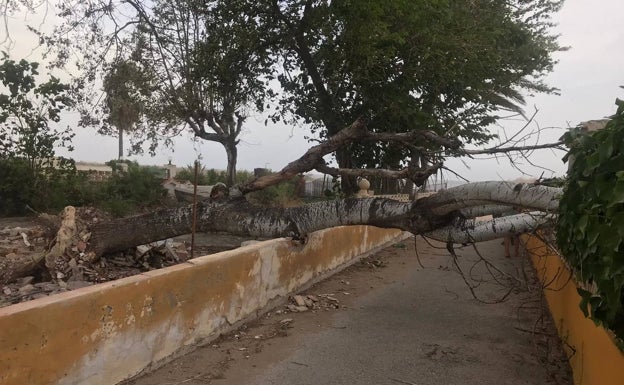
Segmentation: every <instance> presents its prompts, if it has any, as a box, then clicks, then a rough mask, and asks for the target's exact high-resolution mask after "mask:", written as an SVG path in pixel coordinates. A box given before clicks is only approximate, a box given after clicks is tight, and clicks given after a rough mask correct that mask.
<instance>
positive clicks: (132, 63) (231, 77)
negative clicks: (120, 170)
mask: <svg viewBox="0 0 624 385" xmlns="http://www.w3.org/2000/svg"><path fill="white" fill-rule="evenodd" d="M228 4H229V2H226V1H220V0H218V1H217V0H215V1H208V2H197V1H191V0H183V1H176V2H169V1H164V0H157V1H150V2H147V1H141V0H124V1H113V2H108V1H106V2H103V1H92V2H63V3H61V4H59V5H58V8H59V11H60V14H61V15H62V16H63V17H64V18H65V19H66V20H67V23H66V24H64V25H62V26H59V28H58V29H57V30H56V32H55V33H54V34H52V36H46V37H44V36H42V38H43V39H44V40H45V41H46V42H47V43H49V44H50V45H51V46H53V47H54V48H55V49H58V53H59V56H58V57H59V59H60V61H59V63H61V62H64V61H66V60H67V58H69V57H70V56H72V52H74V51H73V50H79V51H80V54H79V55H78V56H79V57H80V58H81V59H80V68H82V69H83V70H84V75H83V76H82V77H81V79H80V82H81V84H82V85H86V82H89V81H92V80H94V79H97V77H98V74H99V73H100V72H101V69H102V66H103V64H105V63H107V62H109V61H111V60H112V61H114V62H120V63H125V64H124V66H127V68H133V70H132V71H134V72H135V74H136V75H137V76H136V78H135V79H139V78H140V79H143V80H144V81H147V82H149V86H141V85H138V84H137V87H138V88H139V89H141V88H142V87H143V88H146V89H149V100H146V102H145V104H144V105H143V106H142V107H143V108H142V113H141V114H139V115H140V116H138V117H139V118H140V121H139V122H138V124H136V126H135V128H134V130H133V134H134V135H133V138H132V139H133V140H132V141H133V150H134V151H141V149H142V146H143V145H144V144H146V143H147V144H149V149H150V152H154V151H155V149H156V147H157V146H158V144H159V142H162V141H164V142H165V144H168V143H170V141H171V138H172V137H173V136H176V135H178V134H179V133H181V132H182V131H183V130H185V129H188V130H190V131H191V132H192V134H193V135H194V136H195V137H196V138H199V139H203V140H207V141H212V142H217V143H220V144H221V145H222V146H223V148H224V149H225V152H226V155H227V174H228V184H229V185H233V184H234V181H235V175H236V160H237V145H238V143H239V136H240V134H241V132H242V129H243V124H244V122H245V120H246V118H247V117H248V115H249V111H251V110H258V111H262V110H263V109H264V107H265V104H264V102H265V100H266V99H267V98H269V97H271V96H273V95H274V92H273V91H272V90H271V89H270V88H268V81H269V77H268V76H269V75H270V73H271V72H272V68H271V67H272V65H273V63H272V62H271V61H270V60H269V58H270V51H269V46H268V45H267V44H266V43H265V42H264V41H262V40H261V36H260V34H259V32H258V27H259V26H258V25H257V22H258V21H257V20H256V19H254V18H249V17H247V16H246V15H245V14H243V13H241V12H239V11H233V9H231V8H230V7H229V6H228ZM67 33H70V34H72V33H73V34H80V35H81V36H82V39H77V40H75V41H71V42H69V41H67V39H66V36H67ZM85 37H87V38H85ZM130 47H131V48H130ZM135 68H136V69H140V71H143V73H142V74H141V73H140V72H139V73H136V72H138V71H135V70H134V69H135ZM146 74H149V75H146ZM121 76H122V77H123V76H124V75H123V74H122V75H121ZM132 76H134V74H133V75H132ZM107 79H108V81H107V82H106V83H107V84H108V85H113V86H114V85H115V84H120V82H119V81H118V79H116V78H111V77H110V76H109V78H107ZM120 80H121V82H123V79H122V78H120ZM126 80H127V79H126ZM132 81H133V82H134V81H135V80H134V79H133V80H132ZM108 88H110V87H108ZM115 88H116V86H114V87H113V88H110V90H113V89H115ZM116 89H117V90H118V91H119V90H120V89H119V88H116ZM122 89H123V88H122ZM122 94H123V92H121V93H120V95H122ZM120 97H121V99H122V100H123V98H124V96H123V95H122V96H120ZM108 102H111V99H110V98H109V99H108ZM130 110H133V108H130ZM119 112H120V111H118V113H117V115H119ZM129 116H132V117H133V118H134V113H130V114H129ZM120 117H121V116H117V117H114V119H116V120H117V119H119V118H120ZM84 121H86V122H90V121H93V119H85V120H84Z"/></svg>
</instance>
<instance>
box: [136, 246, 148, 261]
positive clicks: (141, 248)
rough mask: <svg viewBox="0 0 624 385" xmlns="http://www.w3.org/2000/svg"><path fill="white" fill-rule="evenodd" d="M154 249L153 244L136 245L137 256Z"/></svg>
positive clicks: (139, 256)
mask: <svg viewBox="0 0 624 385" xmlns="http://www.w3.org/2000/svg"><path fill="white" fill-rule="evenodd" d="M151 249H152V247H151V246H149V245H139V246H137V247H136V254H135V255H136V257H137V258H141V257H142V256H144V255H145V254H146V253H147V252H148V251H150V250H151Z"/></svg>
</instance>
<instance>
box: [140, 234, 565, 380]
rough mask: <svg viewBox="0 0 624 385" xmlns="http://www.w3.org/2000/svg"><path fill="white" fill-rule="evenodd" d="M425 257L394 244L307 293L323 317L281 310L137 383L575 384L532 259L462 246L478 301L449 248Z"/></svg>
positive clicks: (488, 246) (425, 252) (410, 245)
mask: <svg viewBox="0 0 624 385" xmlns="http://www.w3.org/2000/svg"><path fill="white" fill-rule="evenodd" d="M417 249H418V256H419V258H417V256H416V251H415V250H414V240H413V238H412V239H409V240H407V241H404V242H401V243H399V244H396V245H394V246H391V247H388V248H386V249H385V250H383V251H381V252H379V253H377V254H375V255H373V256H371V257H369V258H367V259H365V260H364V261H363V262H359V263H357V264H355V265H354V266H352V267H350V268H348V269H347V270H345V271H343V272H341V273H339V274H337V275H334V276H333V277H331V278H329V279H328V280H326V281H324V282H321V283H319V284H317V285H315V286H313V287H312V288H310V289H309V290H306V291H305V292H304V293H302V294H311V295H314V296H317V299H318V298H320V301H319V302H318V303H317V305H315V307H316V309H315V310H309V311H306V312H302V313H291V312H287V311H286V308H285V307H280V308H279V309H276V310H277V311H272V312H271V313H270V314H268V315H265V316H263V317H261V318H260V319H259V320H257V321H255V322H253V323H252V324H250V325H246V326H245V327H243V328H241V329H240V330H238V331H236V332H233V333H230V334H228V335H226V336H223V337H221V338H220V339H219V340H217V341H214V342H212V343H211V344H209V345H207V346H204V347H201V348H199V349H198V350H196V351H194V352H192V353H190V354H188V355H186V356H184V357H181V358H179V359H177V360H175V361H173V362H170V363H169V364H167V365H165V366H163V367H162V368H160V369H158V370H156V371H155V372H153V373H150V374H148V375H146V376H143V377H140V378H137V379H134V380H132V381H130V382H129V384H132V385H157V384H158V385H163V384H167V385H178V384H184V385H198V384H212V385H241V384H254V385H255V384H257V385H268V384H288V385H304V384H305V385H308V384H309V385H312V384H335V385H339V384H345V385H346V384H349V385H350V384H376V385H378V384H388V385H397V384H398V385H400V384H408V385H411V384H418V385H438V384H439V385H442V384H444V385H450V384H457V385H467V384H475V385H477V384H479V385H487V384H492V385H520V384H571V381H570V372H569V367H568V366H567V364H566V362H565V355H564V353H563V351H562V348H561V346H560V342H559V340H558V339H557V338H556V337H554V329H553V326H552V322H551V320H550V318H549V317H548V316H546V317H544V315H545V314H547V313H545V310H544V307H543V302H542V299H541V297H540V296H539V290H537V288H536V286H535V285H534V284H535V282H533V279H534V278H532V275H531V274H530V273H531V272H530V269H528V268H527V267H526V264H527V263H528V262H527V260H526V258H523V257H522V256H518V257H515V258H511V259H509V258H505V257H504V252H503V247H502V246H501V241H500V240H498V241H491V242H487V243H482V244H479V245H478V250H479V252H478V253H477V252H476V251H475V250H474V249H473V248H472V247H464V248H461V249H459V250H457V255H458V259H457V261H458V264H459V266H460V267H461V269H462V271H463V272H464V273H463V274H464V277H465V278H466V279H467V280H468V282H469V283H470V284H471V285H477V284H478V287H477V288H476V289H474V291H475V292H476V294H477V296H478V298H479V300H477V299H475V298H474V297H473V295H472V294H471V292H470V290H469V289H468V286H467V284H466V282H464V278H462V275H461V274H460V273H459V272H458V269H457V267H456V266H455V263H454V262H453V258H452V257H451V256H450V253H449V252H448V251H447V250H446V249H445V248H444V247H442V245H440V244H436V245H428V244H426V243H425V242H420V241H419V242H418V246H417ZM482 257H483V258H486V259H488V260H489V261H491V262H492V263H493V264H494V265H495V266H496V267H498V268H501V269H502V270H503V271H504V274H505V275H500V274H499V275H498V276H497V277H496V278H497V280H498V281H500V283H501V284H498V283H496V282H495V280H494V279H493V278H492V276H491V275H490V274H489V273H488V272H487V270H486V269H485V268H484V263H483V261H482V259H481V258H482ZM419 259H420V261H421V262H422V265H423V266H424V267H422V266H420V263H419ZM480 260H481V263H478V264H476V265H475V262H477V261H480ZM506 274H509V275H506ZM511 277H515V278H511ZM510 289H511V291H510ZM506 294H508V296H507V297H506V300H505V301H503V302H499V300H500V299H501V298H502V297H504V296H505V295H506ZM323 295H329V297H331V299H332V300H331V301H328V300H326V298H327V296H325V297H323ZM318 296H320V297H318ZM312 298H314V297H312ZM334 300H337V301H338V302H337V303H336V302H335V301H334ZM485 302H494V304H488V303H485Z"/></svg>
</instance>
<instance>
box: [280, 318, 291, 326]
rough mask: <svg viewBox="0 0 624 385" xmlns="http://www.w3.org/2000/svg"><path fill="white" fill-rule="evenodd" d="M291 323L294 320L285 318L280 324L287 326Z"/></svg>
mask: <svg viewBox="0 0 624 385" xmlns="http://www.w3.org/2000/svg"><path fill="white" fill-rule="evenodd" d="M291 322H293V319H292V318H284V319H283V320H281V321H280V324H282V325H287V324H289V323H291Z"/></svg>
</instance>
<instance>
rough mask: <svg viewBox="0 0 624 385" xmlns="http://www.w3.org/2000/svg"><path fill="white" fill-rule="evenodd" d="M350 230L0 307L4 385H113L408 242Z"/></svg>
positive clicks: (393, 234) (394, 234) (392, 234)
mask: <svg viewBox="0 0 624 385" xmlns="http://www.w3.org/2000/svg"><path fill="white" fill-rule="evenodd" d="M401 234H402V233H401V232H400V231H398V230H384V229H379V228H375V227H366V226H351V227H339V228H333V229H329V230H324V231H319V232H316V233H313V234H311V236H310V238H309V239H308V242H307V243H306V245H305V246H298V245H295V244H292V243H291V242H290V241H289V240H286V239H275V240H271V241H266V242H262V243H258V244H254V245H250V246H246V247H242V248H239V249H236V250H231V251H226V252H222V253H218V254H213V255H209V256H204V257H199V258H196V259H193V260H191V261H189V262H187V263H184V264H181V265H177V266H172V267H169V268H165V269H161V270H154V271H151V272H147V273H144V274H140V275H137V276H133V277H128V278H124V279H121V280H117V281H114V282H109V283H104V284H99V285H95V286H91V287H88V288H84V289H80V290H76V291H71V292H67V293H63V294H59V295H55V296H52V297H47V298H41V299H38V300H34V301H30V302H26V303H22V304H17V305H13V306H9V307H5V308H0V384H3V385H27V384H32V385H35V384H36V385H42V384H76V385H78V384H89V385H99V384H101V385H111V384H116V383H118V382H120V381H122V380H124V379H127V378H129V377H132V376H134V375H136V374H138V373H140V372H141V371H143V370H145V369H146V368H149V367H150V366H155V365H158V364H159V363H164V362H165V361H166V360H168V359H171V358H172V357H175V356H178V355H180V354H182V353H184V352H186V351H188V350H190V349H192V348H193V347H194V346H197V345H198V344H203V343H207V342H209V341H210V340H212V339H214V338H216V337H217V336H218V335H219V334H220V333H223V332H224V331H227V330H230V329H231V328H233V327H234V326H236V325H237V323H240V322H241V321H243V320H246V319H250V318H253V317H255V316H256V315H257V314H258V313H259V312H260V311H262V310H263V309H264V310H267V309H268V308H270V307H271V306H275V305H276V304H278V303H279V301H280V300H283V299H284V298H285V297H286V296H288V294H290V293H292V292H294V291H297V290H300V289H301V288H302V287H305V286H306V285H310V284H311V282H313V281H316V280H319V279H321V278H322V277H324V276H327V275H328V274H330V273H332V272H333V271H335V270H336V269H338V268H340V267H344V266H346V265H348V264H349V263H351V262H353V261H354V260H356V259H357V257H358V256H360V255H362V254H364V253H366V252H369V251H372V250H374V249H376V248H379V247H380V246H382V245H385V244H387V243H388V242H391V241H394V240H396V239H398V238H399V237H400V236H401Z"/></svg>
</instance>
